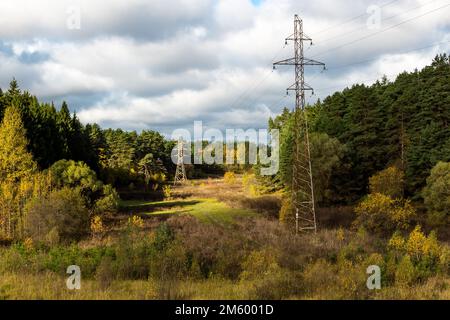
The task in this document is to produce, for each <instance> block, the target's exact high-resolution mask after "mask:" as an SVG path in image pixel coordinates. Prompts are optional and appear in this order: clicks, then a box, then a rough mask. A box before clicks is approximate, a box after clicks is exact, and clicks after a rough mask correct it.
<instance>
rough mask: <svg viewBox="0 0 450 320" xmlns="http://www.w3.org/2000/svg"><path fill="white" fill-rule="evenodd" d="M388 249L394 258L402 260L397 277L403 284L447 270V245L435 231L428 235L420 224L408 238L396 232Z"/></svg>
mask: <svg viewBox="0 0 450 320" xmlns="http://www.w3.org/2000/svg"><path fill="white" fill-rule="evenodd" d="M388 250H389V252H390V254H391V257H392V258H393V259H395V260H397V261H400V263H399V265H398V266H397V271H396V275H395V278H396V281H400V282H401V283H403V284H411V283H412V282H413V281H416V280H425V279H427V278H428V277H430V276H432V275H434V274H436V272H442V271H444V272H445V270H447V266H446V265H448V255H447V253H446V252H447V250H448V249H447V247H444V246H442V245H440V244H439V242H438V240H437V237H436V233H435V232H431V233H430V234H429V235H428V236H426V235H425V234H424V233H423V232H422V230H421V228H420V226H416V227H415V228H414V230H413V231H412V232H411V233H410V234H409V236H408V238H407V239H404V238H403V237H402V236H401V234H400V233H399V232H396V233H394V235H393V236H392V238H391V239H390V240H389V243H388Z"/></svg>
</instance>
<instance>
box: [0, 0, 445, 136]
mask: <svg viewBox="0 0 450 320" xmlns="http://www.w3.org/2000/svg"><path fill="white" fill-rule="evenodd" d="M374 3H375V4H377V3H378V4H385V3H386V2H385V1H373V0H365V1H358V2H350V1H343V0H341V1H325V0H318V1H314V2H304V1H297V0H265V1H263V2H262V3H260V4H259V5H258V6H254V5H252V4H251V2H250V0H248V1H246V0H223V1H215V0H193V1H191V0H189V1H188V0H176V1H172V2H171V3H170V5H169V4H168V3H167V1H162V0H157V1H156V0H152V1H147V0H130V1H126V2H124V1H118V0H114V1H112V0H110V1H106V0H90V1H88V0H70V1H69V0H61V1H52V0H41V1H39V4H38V2H37V1H31V0H29V1H27V0H3V1H1V2H0V12H2V14H1V16H0V39H3V42H1V41H0V66H1V72H0V87H2V88H5V87H6V86H7V84H8V82H9V80H10V79H11V78H12V77H16V78H17V79H18V80H19V82H20V83H21V84H22V87H23V88H24V89H28V90H30V91H31V92H32V93H33V94H36V95H38V96H39V97H42V98H45V99H48V100H55V101H61V100H62V99H67V100H68V103H69V106H72V107H73V109H76V110H77V112H78V114H79V116H80V118H81V119H82V120H83V121H84V122H94V121H95V122H99V123H100V124H102V125H105V126H115V127H124V128H126V129H142V128H146V127H152V128H164V130H169V129H170V128H173V127H180V126H186V125H189V124H191V123H192V121H193V120H204V122H208V121H209V124H208V123H205V125H214V126H219V127H220V126H222V127H233V126H241V127H242V126H244V127H245V126H246V124H248V125H249V126H260V127H264V126H266V123H267V118H268V117H269V116H271V115H273V114H274V113H276V112H279V111H280V108H281V106H285V105H287V106H289V105H292V103H293V99H292V98H290V97H288V98H286V99H282V97H283V95H284V94H285V88H286V87H288V86H289V85H291V83H292V82H293V70H292V69H291V68H289V67H286V68H279V69H278V70H277V71H275V72H271V63H272V60H273V59H282V58H287V57H290V56H291V55H292V50H293V48H292V44H290V45H289V46H287V47H285V48H284V49H283V45H284V38H285V37H286V36H288V35H290V34H291V33H292V28H293V21H292V20H293V14H294V13H299V14H300V15H301V16H302V18H303V19H304V29H305V32H306V33H307V34H308V35H310V36H312V37H313V38H314V42H315V45H314V46H313V47H309V46H308V45H307V46H306V47H305V50H306V51H305V54H306V55H307V56H309V57H314V56H317V59H318V60H322V61H324V62H325V63H326V64H327V65H328V66H329V67H330V71H328V72H324V73H319V71H320V70H316V69H314V70H313V71H310V70H308V72H307V82H308V83H309V84H311V85H312V86H314V87H315V88H316V94H317V95H316V96H315V97H312V98H309V101H314V100H315V99H317V97H324V96H326V95H327V94H330V93H332V92H333V91H335V90H340V89H342V88H344V87H345V86H348V85H351V84H353V83H355V82H365V83H371V82H373V81H375V80H376V79H377V78H380V77H381V76H382V75H383V74H386V75H388V77H389V78H390V79H394V78H395V75H396V74H397V73H400V72H402V71H404V70H409V71H411V70H413V69H414V68H416V67H417V68H420V67H422V66H424V65H426V64H429V63H430V61H431V59H432V57H434V55H435V54H436V53H439V52H443V51H445V50H446V51H448V49H449V48H450V46H449V43H448V42H447V43H446V44H441V45H440V46H434V47H433V46H430V47H429V48H425V49H424V50H420V51H411V52H409V53H408V52H406V53H405V51H408V50H411V49H417V48H420V47H423V46H427V45H429V44H432V43H436V42H440V41H449V40H450V32H449V31H450V22H449V21H448V15H449V12H450V7H446V8H443V9H441V10H439V11H436V12H433V13H430V14H428V15H425V16H423V17H418V16H419V15H422V14H425V13H427V12H429V11H430V10H434V9H436V8H439V7H440V6H443V5H445V4H446V3H447V1H444V0H435V1H430V0H416V1H406V0H400V1H396V2H393V3H392V4H390V5H388V6H385V7H383V8H382V18H383V19H384V21H383V20H382V24H381V29H380V30H381V31H382V30H383V29H386V28H389V27H390V26H394V25H396V24H399V23H401V22H402V21H405V20H408V19H412V18H414V17H418V18H416V19H414V20H413V21H411V22H410V23H404V24H402V25H399V26H397V27H394V28H392V29H390V30H387V31H386V32H381V33H380V34H375V35H373V36H372V34H374V33H376V32H378V31H380V30H369V29H368V28H367V27H366V19H367V15H365V16H364V15H362V16H361V17H359V18H357V19H353V20H349V18H350V17H354V16H357V15H361V14H364V13H365V12H366V9H367V7H368V6H369V5H372V4H374ZM72 5H75V6H76V5H78V6H80V8H81V29H80V30H68V29H67V28H66V19H67V13H66V9H67V8H68V7H69V6H72ZM342 22H346V23H342ZM336 25H337V26H336ZM330 26H335V27H333V28H330ZM324 29H326V31H324V32H321V31H322V30H324ZM363 37H368V38H367V39H362V40H361V41H357V42H354V43H352V42H353V41H354V40H357V39H361V38H363ZM345 44H347V45H345ZM343 45H344V46H343ZM341 46H342V47H341ZM364 60H370V61H368V62H367V63H361V64H355V65H352V64H354V63H355V62H358V61H364ZM345 65H349V66H348V67H345V68H344V67H342V68H338V69H333V67H336V66H345ZM279 101H281V102H279Z"/></svg>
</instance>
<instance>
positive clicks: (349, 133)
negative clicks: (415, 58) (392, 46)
mask: <svg viewBox="0 0 450 320" xmlns="http://www.w3.org/2000/svg"><path fill="white" fill-rule="evenodd" d="M449 93H450V58H449V56H448V55H446V54H442V55H438V56H436V58H435V59H434V60H433V62H432V63H431V65H429V66H427V67H425V68H423V69H422V70H420V71H419V70H415V71H414V72H409V73H408V72H404V73H402V74H400V75H399V76H398V77H397V78H396V80H395V81H393V82H390V81H388V80H387V79H386V78H385V77H384V78H383V79H382V80H381V81H377V82H376V83H374V84H373V85H370V86H367V85H364V84H356V85H353V86H352V87H351V88H346V89H344V90H343V91H341V92H336V93H334V94H333V95H331V96H328V97H326V98H325V99H324V100H323V101H320V100H319V101H317V103H315V104H314V105H312V106H308V108H307V117H308V119H309V124H310V130H311V132H312V133H311V136H312V138H311V139H312V149H313V150H312V158H313V174H315V179H316V180H318V181H319V182H321V181H322V182H324V183H325V184H326V186H320V188H321V190H320V191H323V192H322V194H321V195H320V194H319V196H322V199H323V200H324V201H326V202H334V203H336V202H341V203H349V202H350V203H351V202H354V201H356V200H358V199H360V198H361V197H362V196H364V195H366V194H367V193H369V178H370V177H371V176H373V175H374V174H375V173H377V172H379V171H381V170H383V169H385V168H387V167H389V166H396V167H398V168H399V169H400V170H401V171H403V172H404V175H405V180H404V186H403V192H404V196H408V197H416V198H418V197H420V196H421V194H420V192H421V190H422V189H423V187H424V186H425V184H426V178H427V177H428V176H429V175H430V171H431V169H432V168H433V167H434V166H435V165H436V163H438V161H449V160H450V129H449V123H450V94H449ZM269 127H271V128H278V129H280V131H281V147H280V153H281V155H280V156H281V159H280V162H281V164H280V172H279V174H278V175H277V176H275V177H273V178H271V182H275V183H278V185H279V186H283V185H284V186H286V185H289V183H290V175H289V173H290V171H291V161H292V157H291V155H292V113H291V112H289V110H287V109H285V110H284V112H283V113H282V114H281V115H279V116H277V117H276V118H275V119H270V120H269ZM318 137H321V138H318ZM314 172H315V173H314Z"/></svg>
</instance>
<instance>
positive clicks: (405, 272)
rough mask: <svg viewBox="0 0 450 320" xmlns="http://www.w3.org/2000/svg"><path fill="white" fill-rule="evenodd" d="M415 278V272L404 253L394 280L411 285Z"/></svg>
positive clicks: (408, 257)
mask: <svg viewBox="0 0 450 320" xmlns="http://www.w3.org/2000/svg"><path fill="white" fill-rule="evenodd" d="M416 280H417V273H416V270H415V268H414V265H413V263H412V262H411V258H410V256H409V255H405V256H404V257H403V258H402V260H401V262H400V264H399V265H398V267H397V271H396V272H395V282H396V283H398V284H403V285H411V284H413V283H414V282H415V281H416Z"/></svg>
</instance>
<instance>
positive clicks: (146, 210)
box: [122, 199, 255, 223]
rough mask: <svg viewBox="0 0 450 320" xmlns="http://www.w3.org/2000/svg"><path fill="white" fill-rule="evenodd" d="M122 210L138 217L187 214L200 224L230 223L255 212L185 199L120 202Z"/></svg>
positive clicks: (215, 201) (218, 203) (222, 204)
mask: <svg viewBox="0 0 450 320" xmlns="http://www.w3.org/2000/svg"><path fill="white" fill-rule="evenodd" d="M122 207H123V208H124V210H130V211H132V212H136V213H139V214H140V215H146V216H156V215H173V214H189V215H192V216H194V217H196V218H198V219H199V220H200V221H202V222H213V223H231V222H232V221H233V218H235V217H243V216H252V215H255V212H253V211H252V210H248V209H236V208H231V207H229V206H228V205H226V204H225V203H223V202H219V201H218V200H216V199H187V200H170V201H157V202H148V201H137V200H131V201H122Z"/></svg>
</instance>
